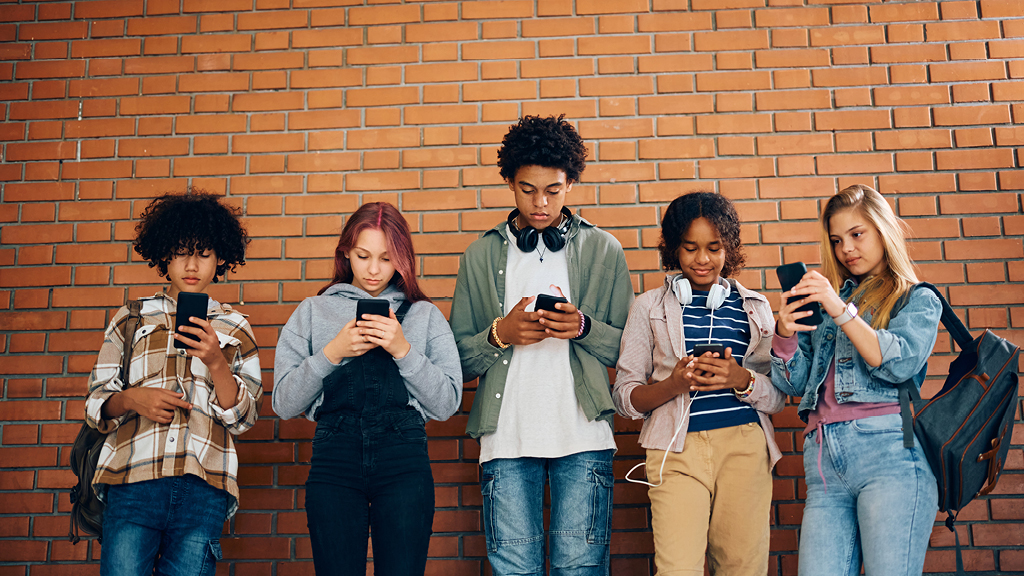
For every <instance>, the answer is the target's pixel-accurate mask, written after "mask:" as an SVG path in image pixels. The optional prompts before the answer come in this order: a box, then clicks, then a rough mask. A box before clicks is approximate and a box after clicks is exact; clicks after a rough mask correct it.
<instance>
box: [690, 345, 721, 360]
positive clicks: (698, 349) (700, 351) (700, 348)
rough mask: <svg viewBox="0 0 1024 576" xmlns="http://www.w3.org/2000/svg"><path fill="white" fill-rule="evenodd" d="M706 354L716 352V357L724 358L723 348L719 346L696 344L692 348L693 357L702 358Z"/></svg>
mask: <svg viewBox="0 0 1024 576" xmlns="http://www.w3.org/2000/svg"><path fill="white" fill-rule="evenodd" d="M708 352H718V357H719V358H721V357H723V356H725V346H723V345H721V344H696V345H694V347H693V357H694V358H696V357H698V356H703V355H705V354H707V353H708Z"/></svg>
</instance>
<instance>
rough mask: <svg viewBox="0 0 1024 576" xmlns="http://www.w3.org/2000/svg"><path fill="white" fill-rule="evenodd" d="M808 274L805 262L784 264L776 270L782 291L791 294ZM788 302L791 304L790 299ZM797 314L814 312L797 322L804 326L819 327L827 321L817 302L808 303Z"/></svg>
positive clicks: (787, 299) (798, 309)
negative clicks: (794, 287)
mask: <svg viewBox="0 0 1024 576" xmlns="http://www.w3.org/2000/svg"><path fill="white" fill-rule="evenodd" d="M804 274H807V265H806V264H804V263H803V262H793V263H792V264H784V265H782V266H779V267H778V268H776V269H775V275H776V276H778V277H779V284H782V291H783V292H789V291H790V290H792V289H793V286H796V285H797V284H799V283H800V279H801V278H803V277H804ZM786 302H789V298H786ZM796 311H797V312H808V311H809V312H813V314H811V315H810V316H808V317H806V318H800V319H799V320H797V321H796V323H797V324H803V325H805V326H817V325H818V324H821V322H822V321H823V320H824V319H825V317H824V316H822V315H821V306H819V305H818V303H817V302H808V303H807V304H804V305H803V306H801V307H799V308H797V309H796Z"/></svg>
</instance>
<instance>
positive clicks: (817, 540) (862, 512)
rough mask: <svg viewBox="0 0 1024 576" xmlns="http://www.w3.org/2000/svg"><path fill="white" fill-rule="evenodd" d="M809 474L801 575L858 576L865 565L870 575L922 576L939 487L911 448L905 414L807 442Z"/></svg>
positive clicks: (841, 425)
mask: <svg viewBox="0 0 1024 576" xmlns="http://www.w3.org/2000/svg"><path fill="white" fill-rule="evenodd" d="M819 433H821V436H822V439H821V443H820V444H819V441H818V434H819ZM819 452H820V453H821V473H820V474H819V472H818V454H819ZM804 471H805V476H806V479H807V503H806V505H805V506H804V517H803V526H802V529H801V531H800V557H799V574H800V576H819V575H820V576H858V575H859V574H860V566H861V562H862V561H863V563H864V574H865V576H890V575H892V576H896V575H899V576H905V575H917V576H919V575H920V574H921V572H922V570H923V569H924V556H925V552H926V551H927V549H928V539H929V537H930V536H931V533H932V526H933V525H934V524H935V513H936V511H938V507H939V506H938V489H937V488H936V484H935V476H934V475H933V474H932V470H931V467H930V466H929V465H928V461H927V460H926V459H925V456H924V452H923V451H922V450H921V446H920V444H919V443H918V442H917V440H916V438H915V441H914V449H913V450H911V449H908V448H904V447H903V431H902V428H901V420H900V415H899V414H887V415H884V416H872V417H870V418H862V419H860V420H853V421H851V422H836V423H834V424H825V425H823V426H822V427H821V428H820V430H819V431H815V432H812V433H811V434H809V435H808V436H807V438H806V440H805V441H804ZM822 476H824V483H823V481H822Z"/></svg>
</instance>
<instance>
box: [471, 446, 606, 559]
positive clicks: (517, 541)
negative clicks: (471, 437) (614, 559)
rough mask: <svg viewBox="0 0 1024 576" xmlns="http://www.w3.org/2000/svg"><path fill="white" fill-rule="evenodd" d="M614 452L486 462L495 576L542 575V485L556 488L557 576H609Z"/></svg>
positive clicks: (553, 539) (486, 515) (553, 542)
mask: <svg viewBox="0 0 1024 576" xmlns="http://www.w3.org/2000/svg"><path fill="white" fill-rule="evenodd" d="M612 454H613V451H612V450H599V451H593V452H580V453H577V454H570V455H569V456H563V457H561V458H496V459H494V460H490V461H487V462H484V463H483V464H482V468H483V470H482V472H481V477H480V488H481V492H482V493H483V521H484V535H485V536H486V541H487V558H488V560H489V561H490V563H491V568H492V571H493V573H494V576H511V575H517V576H518V575H541V574H544V560H545V553H544V549H545V546H544V483H545V480H546V479H547V480H549V481H550V484H551V519H550V526H549V534H550V548H551V554H550V561H551V575H552V576H605V575H607V574H608V572H609V561H610V557H609V543H610V541H611V527H612V485H613V484H614V481H615V479H614V476H613V475H612Z"/></svg>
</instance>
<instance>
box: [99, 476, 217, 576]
mask: <svg viewBox="0 0 1024 576" xmlns="http://www.w3.org/2000/svg"><path fill="white" fill-rule="evenodd" d="M230 498H231V497H230V495H229V494H228V493H227V492H225V491H224V490H221V489H219V488H214V487H213V486H210V485H209V484H207V483H206V481H205V480H203V479H201V478H199V477H198V476H194V475H192V474H186V475H184V476H176V477H171V478H159V479H156V480H146V481H144V482H134V483H131V484H116V485H111V486H109V487H108V488H107V507H106V510H105V511H104V513H103V546H102V551H101V556H100V574H102V575H103V576H122V575H123V576H138V575H139V574H152V573H153V568H154V563H155V564H156V574H157V576H213V574H214V573H215V572H216V567H217V560H220V558H221V550H220V535H221V532H222V530H223V528H224V519H225V517H226V516H227V511H228V504H229V499H230ZM158 557H159V558H158Z"/></svg>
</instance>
